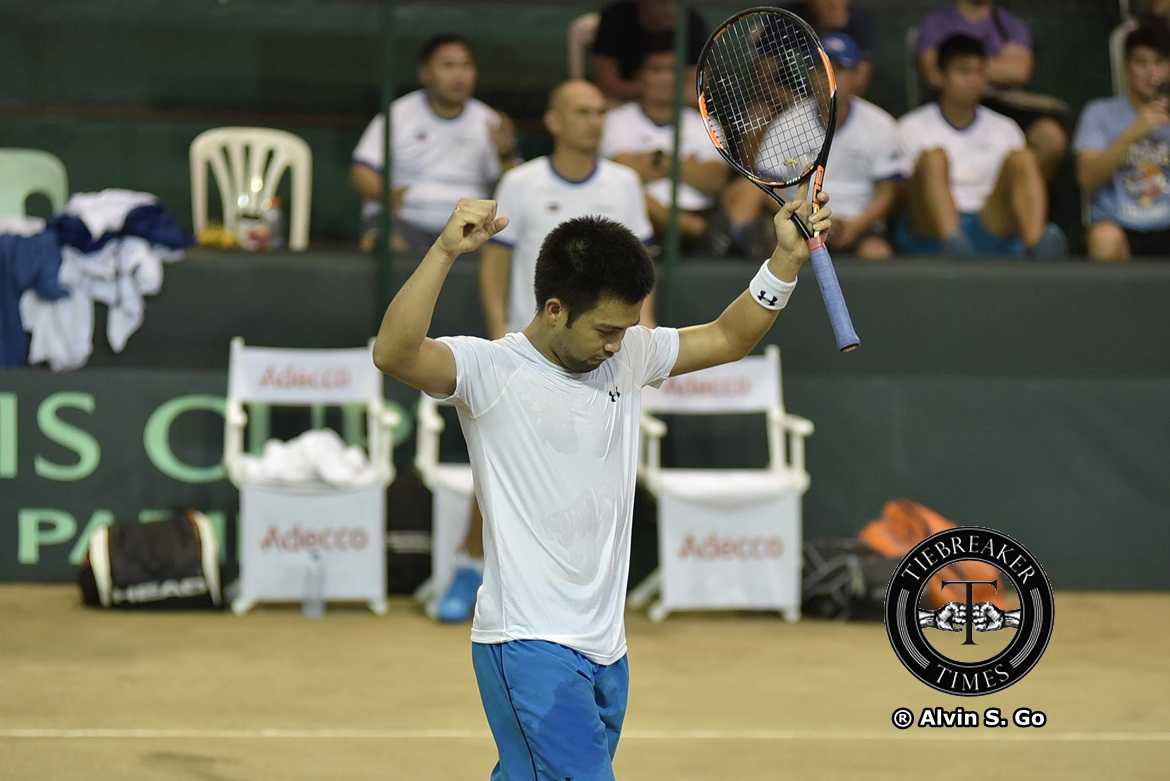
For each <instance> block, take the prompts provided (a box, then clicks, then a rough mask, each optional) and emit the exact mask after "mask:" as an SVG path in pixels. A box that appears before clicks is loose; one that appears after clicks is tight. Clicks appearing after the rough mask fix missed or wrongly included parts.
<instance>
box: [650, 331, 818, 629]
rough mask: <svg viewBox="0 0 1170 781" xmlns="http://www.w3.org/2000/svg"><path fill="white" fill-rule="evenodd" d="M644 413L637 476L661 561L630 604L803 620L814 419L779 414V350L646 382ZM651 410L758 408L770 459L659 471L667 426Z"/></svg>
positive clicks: (661, 612)
mask: <svg viewBox="0 0 1170 781" xmlns="http://www.w3.org/2000/svg"><path fill="white" fill-rule="evenodd" d="M642 409H643V416H642V433H643V457H642V460H641V463H640V464H639V476H640V478H641V479H642V482H643V484H644V485H645V486H646V488H647V489H648V490H649V491H650V492H651V493H652V494H653V495H654V496H655V497H656V498H657V500H658V548H659V565H658V569H657V570H656V571H655V572H654V573H652V574H651V575H650V576H649V577H647V578H646V580H645V581H643V582H642V583H641V584H639V585H638V586H637V587H636V588H634V589H633V590H632V591H631V592H630V595H629V599H628V604H629V606H630V607H634V608H641V607H644V606H645V605H647V604H648V603H650V601H651V600H652V599H654V597H656V596H657V597H658V600H657V601H655V602H654V604H653V605H651V607H650V618H651V620H654V621H661V620H663V619H664V618H665V617H666V616H667V615H668V614H669V613H670V612H671V611H672V610H687V609H758V610H778V611H780V612H781V613H783V615H784V617H785V618H786V619H787V620H789V621H796V620H797V619H799V617H800V561H801V555H800V547H801V511H800V510H801V508H800V505H801V497H802V496H803V494H804V492H805V491H807V490H808V485H809V475H808V472H807V471H806V470H805V465H804V440H805V438H806V437H808V436H809V435H811V434H812V433H813V424H812V423H811V422H810V421H808V420H806V419H804V418H800V417H797V416H795V415H789V414H788V413H787V412H785V410H784V397H783V393H782V389H781V377H780V350H779V348H777V347H776V346H774V345H773V346H769V347H768V348H767V349H766V350H765V351H764V354H763V355H759V356H750V357H747V358H744V359H743V360H740V361H737V362H735V363H731V364H725V365H722V366H714V367H712V368H709V369H704V370H702V371H699V372H694V373H691V374H686V375H682V376H679V377H672V378H671V379H668V380H667V381H666V382H665V383H663V385H662V387H661V388H658V389H655V388H651V387H647V388H645V389H644V390H643V392H642ZM656 413H657V414H670V415H728V414H737V415H738V414H752V413H756V414H763V415H764V416H765V418H766V424H767V441H768V465H767V466H766V467H764V468H762V469H673V468H671V469H666V468H663V467H662V461H661V447H662V440H663V438H664V437H665V436H666V433H667V427H666V424H665V423H663V422H662V421H661V420H659V419H657V418H655V417H653V414H656Z"/></svg>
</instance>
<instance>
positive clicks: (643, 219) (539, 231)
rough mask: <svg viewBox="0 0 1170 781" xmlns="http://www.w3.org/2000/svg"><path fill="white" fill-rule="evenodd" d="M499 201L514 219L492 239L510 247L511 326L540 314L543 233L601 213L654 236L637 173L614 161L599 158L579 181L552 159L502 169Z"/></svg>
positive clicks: (519, 327)
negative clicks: (539, 262)
mask: <svg viewBox="0 0 1170 781" xmlns="http://www.w3.org/2000/svg"><path fill="white" fill-rule="evenodd" d="M496 201H497V203H498V206H497V210H496V211H497V213H498V214H501V215H504V216H506V217H507V218H508V219H509V221H510V222H509V223H508V227H507V228H504V230H502V231H501V232H500V233H498V234H496V236H495V237H493V238H492V241H495V242H497V243H500V244H503V245H505V246H508V247H511V248H512V271H511V274H510V277H509V279H508V312H507V318H506V319H507V326H508V330H509V331H522V330H523V329H524V327H525V326H526V325H528V323H529V322H530V321H531V320H532V316H533V315H534V314H536V293H535V291H534V290H533V285H534V284H535V281H536V257H537V255H539V254H540V245H541V244H542V243H544V238H545V236H547V235H548V234H549V233H550V232H552V229H553V228H555V227H557V226H558V225H560V224H561V223H562V222H564V221H565V220H570V219H572V218H574V217H584V216H587V215H600V216H602V217H608V218H610V219H611V220H613V221H614V222H618V223H621V224H622V225H624V226H626V227H627V228H629V229H630V231H631V232H633V234H634V235H635V236H637V237H638V238H639V239H641V240H642V241H650V239H652V238H653V236H654V232H653V229H652V228H651V227H650V218H649V217H648V216H647V215H646V200H645V198H643V196H642V183H641V181H640V180H639V178H638V174H637V173H636V172H635V171H634V170H633V169H632V168H628V167H626V166H624V165H618V164H617V163H615V162H613V161H610V160H598V161H597V167H596V168H594V169H593V173H592V174H590V175H589V176H588V177H586V178H585V179H583V180H581V181H579V182H573V181H569V180H568V179H565V178H564V177H562V176H561V175H560V174H558V173H557V172H556V171H555V170H553V166H552V159H551V158H548V157H538V158H536V159H535V160H529V161H528V162H527V163H524V164H523V165H520V166H517V167H516V168H513V169H512V170H511V171H508V172H507V173H506V174H504V178H503V179H501V180H500V186H499V187H498V188H497V189H496Z"/></svg>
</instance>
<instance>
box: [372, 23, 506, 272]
mask: <svg viewBox="0 0 1170 781" xmlns="http://www.w3.org/2000/svg"><path fill="white" fill-rule="evenodd" d="M475 77H476V72H475V61H474V60H473V59H472V56H471V46H470V44H469V43H468V42H467V40H466V39H464V38H462V37H461V36H458V35H439V36H436V37H434V38H432V39H431V40H429V41H428V42H427V43H425V44H424V45H423V47H422V49H421V51H420V52H419V57H418V80H419V82H420V83H421V84H422V89H420V90H416V91H414V92H411V93H408V94H406V95H403V96H402V97H400V98H398V99H397V100H395V101H394V102H393V103H392V104H390V110H391V112H392V114H391V118H392V122H393V125H392V128H391V130H392V141H393V144H394V148H393V153H394V160H393V166H392V169H393V179H392V184H391V187H392V191H391V197H392V204H393V209H394V217H395V218H396V220H395V228H394V234H395V249H397V250H399V251H405V250H410V251H413V252H425V251H426V250H427V248H429V247H430V246H431V244H432V243H433V242H434V240H435V238H436V237H437V236H438V234H439V233H440V232H441V231H442V229H443V226H444V225H446V224H447V218H448V216H449V215H450V214H451V212H452V210H454V208H455V204H456V203H457V202H458V201H459V199H460V198H486V197H488V194H489V193H490V192H491V190H492V187H493V186H494V185H495V182H496V180H497V179H498V178H499V177H500V172H501V171H502V170H505V169H507V168H509V167H510V166H511V165H513V164H514V157H515V154H516V137H515V131H514V129H513V126H512V121H511V120H510V119H509V118H508V117H507V116H506V115H504V114H500V113H498V112H496V111H493V110H492V109H490V108H488V107H487V106H486V105H484V104H483V103H481V102H480V101H478V100H476V99H475V98H473V97H471V93H472V91H473V90H474V89H475ZM384 123H385V115H384V114H379V115H377V116H376V117H374V118H373V120H371V121H370V124H369V125H368V126H367V127H366V130H365V132H364V133H362V137H361V140H360V141H359V142H358V145H357V148H355V149H354V151H353V166H352V168H351V169H350V182H351V184H352V185H353V188H354V189H355V190H357V192H358V194H359V195H361V197H362V201H363V203H362V222H363V235H362V248H363V249H365V250H367V251H368V250H370V249H372V248H373V245H374V242H375V240H376V237H377V235H378V229H379V227H380V225H379V223H380V219H381V217H380V215H381V211H382V202H383V189H382V188H383V186H384V184H383V183H384V176H383V163H384V154H383V153H384V150H385V140H384V138H385V136H384V134H385V124H384Z"/></svg>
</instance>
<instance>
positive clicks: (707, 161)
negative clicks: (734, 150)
mask: <svg viewBox="0 0 1170 781" xmlns="http://www.w3.org/2000/svg"><path fill="white" fill-rule="evenodd" d="M674 66H675V59H674V52H672V51H654V52H648V53H647V54H646V56H645V58H644V59H643V60H642V64H641V66H639V68H638V73H637V80H638V83H639V84H640V85H641V95H640V97H639V98H638V100H636V101H631V102H629V103H626V104H625V105H622V106H619V107H618V108H615V109H611V110H610V111H609V113H608V114H607V115H606V117H605V130H604V132H603V133H602V137H601V154H602V156H604V157H608V158H609V159H610V160H613V161H615V162H618V163H621V164H622V165H626V166H629V167H630V168H633V169H634V170H635V171H637V172H638V176H639V177H640V178H641V180H642V184H643V185H644V187H645V192H646V211H647V212H648V213H649V215H650V222H651V224H652V225H653V226H654V234H655V236H656V237H657V238H658V239H661V238H662V237H663V236H664V235H665V233H666V229H667V224H668V222H669V219H670V189H671V180H670V167H671V150H672V148H673V146H674V122H673V120H674ZM680 121H681V122H682V129H681V133H680V145H681V151H680V154H679V156H680V157H681V161H680V163H681V166H680V167H681V178H680V181H679V184H678V204H679V210H680V212H679V231H680V234H681V235H682V238H683V241H684V243H685V244H694V243H695V242H698V241H699V240H701V239H702V238H703V237H704V236H705V235H706V233H707V220H708V218H709V216H710V214H709V212H710V210H711V209H712V207H714V206H715V203H716V199H717V197H718V195H719V193H720V192H721V191H722V189H723V186H724V185H725V184H726V183H727V165H726V164H725V163H724V162H723V158H722V157H720V155H719V152H718V151H717V150H716V149H715V146H714V145H713V144H712V143H711V140H710V139H709V138H708V137H707V131H706V129H705V127H704V125H703V119H702V117H700V116H699V112H698V111H696V110H695V109H693V108H691V107H690V106H683V108H682V113H681V115H680Z"/></svg>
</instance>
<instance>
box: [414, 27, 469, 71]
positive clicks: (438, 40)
mask: <svg viewBox="0 0 1170 781" xmlns="http://www.w3.org/2000/svg"><path fill="white" fill-rule="evenodd" d="M449 43H457V44H459V45H461V46H462V47H463V48H465V49H467V51H468V52H469V53H470V52H471V41H469V40H467V39H466V38H464V37H463V36H462V35H458V34H456V33H443V34H441V35H436V36H434V37H433V38H429V39H428V40H427V42H426V43H424V44H423V45H422V48H421V49H419V50H418V64H419V65H426V64H427V63H428V62H430V61H431V57H434V56H435V52H436V51H438V50H439V47H440V46H446V45H447V44H449Z"/></svg>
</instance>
